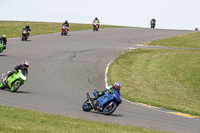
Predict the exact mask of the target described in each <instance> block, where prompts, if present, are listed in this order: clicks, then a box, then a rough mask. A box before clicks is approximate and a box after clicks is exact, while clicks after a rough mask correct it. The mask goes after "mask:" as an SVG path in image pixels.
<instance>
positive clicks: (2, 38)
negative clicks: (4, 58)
mask: <svg viewBox="0 0 200 133" xmlns="http://www.w3.org/2000/svg"><path fill="white" fill-rule="evenodd" d="M0 40H3V49H6V45H7V39H6V35H3V37H0Z"/></svg>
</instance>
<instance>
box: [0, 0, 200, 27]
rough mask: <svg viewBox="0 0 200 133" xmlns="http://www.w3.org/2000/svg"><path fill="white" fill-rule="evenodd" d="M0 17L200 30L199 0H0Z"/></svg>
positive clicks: (5, 18)
mask: <svg viewBox="0 0 200 133" xmlns="http://www.w3.org/2000/svg"><path fill="white" fill-rule="evenodd" d="M0 3H1V5H3V6H1V11H2V13H1V15H0V20H20V21H42V22H43V21H45V22H63V21H64V20H66V19H67V20H68V21H69V22H71V23H91V22H92V21H93V19H94V18H95V17H98V18H99V20H100V22H101V23H102V24H112V25H124V26H134V27H149V26H150V20H151V19H152V18H155V19H156V20H157V25H156V27H157V28H164V29H188V30H194V29H195V27H198V28H199V29H200V18H199V15H198V13H200V8H199V6H200V0H99V1H95V0H0Z"/></svg>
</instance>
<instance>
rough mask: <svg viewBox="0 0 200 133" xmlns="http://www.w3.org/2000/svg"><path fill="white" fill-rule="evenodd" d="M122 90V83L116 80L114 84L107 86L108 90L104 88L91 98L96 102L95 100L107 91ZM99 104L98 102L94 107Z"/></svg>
mask: <svg viewBox="0 0 200 133" xmlns="http://www.w3.org/2000/svg"><path fill="white" fill-rule="evenodd" d="M113 89H116V90H120V89H121V84H120V83H119V82H115V83H114V85H110V86H109V88H106V90H103V91H102V92H99V93H98V94H97V95H96V96H95V97H94V98H91V101H92V102H94V101H95V100H97V98H99V97H100V96H102V95H104V93H105V92H108V93H110V94H113V93H114V90H113ZM97 106H98V103H96V104H95V105H94V109H96V108H97Z"/></svg>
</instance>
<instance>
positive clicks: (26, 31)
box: [22, 28, 29, 41]
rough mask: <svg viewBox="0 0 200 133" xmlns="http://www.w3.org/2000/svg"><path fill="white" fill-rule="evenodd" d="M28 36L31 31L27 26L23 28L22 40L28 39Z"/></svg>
mask: <svg viewBox="0 0 200 133" xmlns="http://www.w3.org/2000/svg"><path fill="white" fill-rule="evenodd" d="M28 36H29V31H28V30H27V29H26V28H23V30H22V41H24V40H25V41H27V39H28Z"/></svg>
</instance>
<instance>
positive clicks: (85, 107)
mask: <svg viewBox="0 0 200 133" xmlns="http://www.w3.org/2000/svg"><path fill="white" fill-rule="evenodd" d="M82 109H83V111H87V112H88V111H90V110H92V106H91V104H90V103H89V100H86V101H85V102H84V103H83V106H82Z"/></svg>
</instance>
